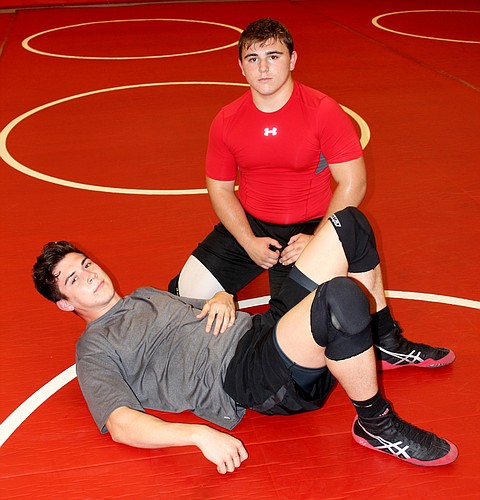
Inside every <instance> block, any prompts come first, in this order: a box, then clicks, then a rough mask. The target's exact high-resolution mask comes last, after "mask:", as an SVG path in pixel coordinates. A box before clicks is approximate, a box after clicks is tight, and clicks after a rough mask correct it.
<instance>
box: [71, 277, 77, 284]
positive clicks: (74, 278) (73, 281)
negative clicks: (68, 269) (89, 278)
mask: <svg viewBox="0 0 480 500" xmlns="http://www.w3.org/2000/svg"><path fill="white" fill-rule="evenodd" d="M76 281H77V277H76V276H74V277H73V278H72V279H71V281H70V283H71V284H72V285H73V284H74V283H75V282H76Z"/></svg>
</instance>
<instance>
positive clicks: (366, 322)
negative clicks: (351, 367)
mask: <svg viewBox="0 0 480 500" xmlns="http://www.w3.org/2000/svg"><path fill="white" fill-rule="evenodd" d="M370 321H371V317H370V306H369V303H368V299H367V297H366V295H365V294H364V293H363V292H362V290H361V289H360V287H359V286H358V285H357V284H356V283H355V282H354V281H352V280H351V279H349V278H345V277H338V278H333V279H332V280H330V281H327V282H326V283H323V284H322V285H320V286H319V287H318V289H317V292H316V294H315V299H314V300H313V304H312V307H311V310H310V325H311V329H312V335H313V338H314V340H315V342H316V343H317V344H318V345H320V346H322V347H325V355H326V356H327V358H329V359H332V360H334V361H339V360H342V359H347V358H351V357H352V356H356V355H357V354H360V353H362V352H364V351H366V350H367V349H369V348H370V347H371V346H372V332H371V327H370Z"/></svg>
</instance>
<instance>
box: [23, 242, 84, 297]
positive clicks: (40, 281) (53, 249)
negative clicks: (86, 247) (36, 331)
mask: <svg viewBox="0 0 480 500" xmlns="http://www.w3.org/2000/svg"><path fill="white" fill-rule="evenodd" d="M69 253H79V254H82V255H85V253H84V252H82V251H81V250H79V249H78V248H76V247H75V246H74V245H72V244H71V243H70V242H68V241H51V242H50V243H47V244H46V245H45V246H44V247H43V250H42V253H41V254H40V255H39V256H38V257H37V261H36V262H35V264H34V266H33V272H32V277H33V283H34V285H35V288H36V289H37V291H38V292H39V293H40V294H42V295H43V296H44V297H45V298H46V299H48V300H51V301H52V302H58V301H59V300H61V299H66V297H65V296H64V295H63V294H62V293H60V290H59V289H58V283H57V278H58V274H55V272H54V270H55V267H56V266H57V264H58V263H59V262H60V261H61V260H62V259H63V258H64V257H65V255H67V254H69Z"/></svg>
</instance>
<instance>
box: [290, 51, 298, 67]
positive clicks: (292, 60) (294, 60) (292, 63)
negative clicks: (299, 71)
mask: <svg viewBox="0 0 480 500" xmlns="http://www.w3.org/2000/svg"><path fill="white" fill-rule="evenodd" d="M295 64H297V53H296V52H295V51H293V52H292V55H291V56H290V71H293V70H294V69H295Z"/></svg>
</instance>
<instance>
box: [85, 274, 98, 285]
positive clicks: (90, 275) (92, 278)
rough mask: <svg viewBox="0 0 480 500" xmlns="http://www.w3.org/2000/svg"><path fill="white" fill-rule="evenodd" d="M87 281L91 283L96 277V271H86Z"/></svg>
mask: <svg viewBox="0 0 480 500" xmlns="http://www.w3.org/2000/svg"><path fill="white" fill-rule="evenodd" d="M87 273H88V274H87V282H88V283H91V282H92V281H93V280H94V279H95V278H97V277H98V276H97V273H96V272H93V271H87Z"/></svg>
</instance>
